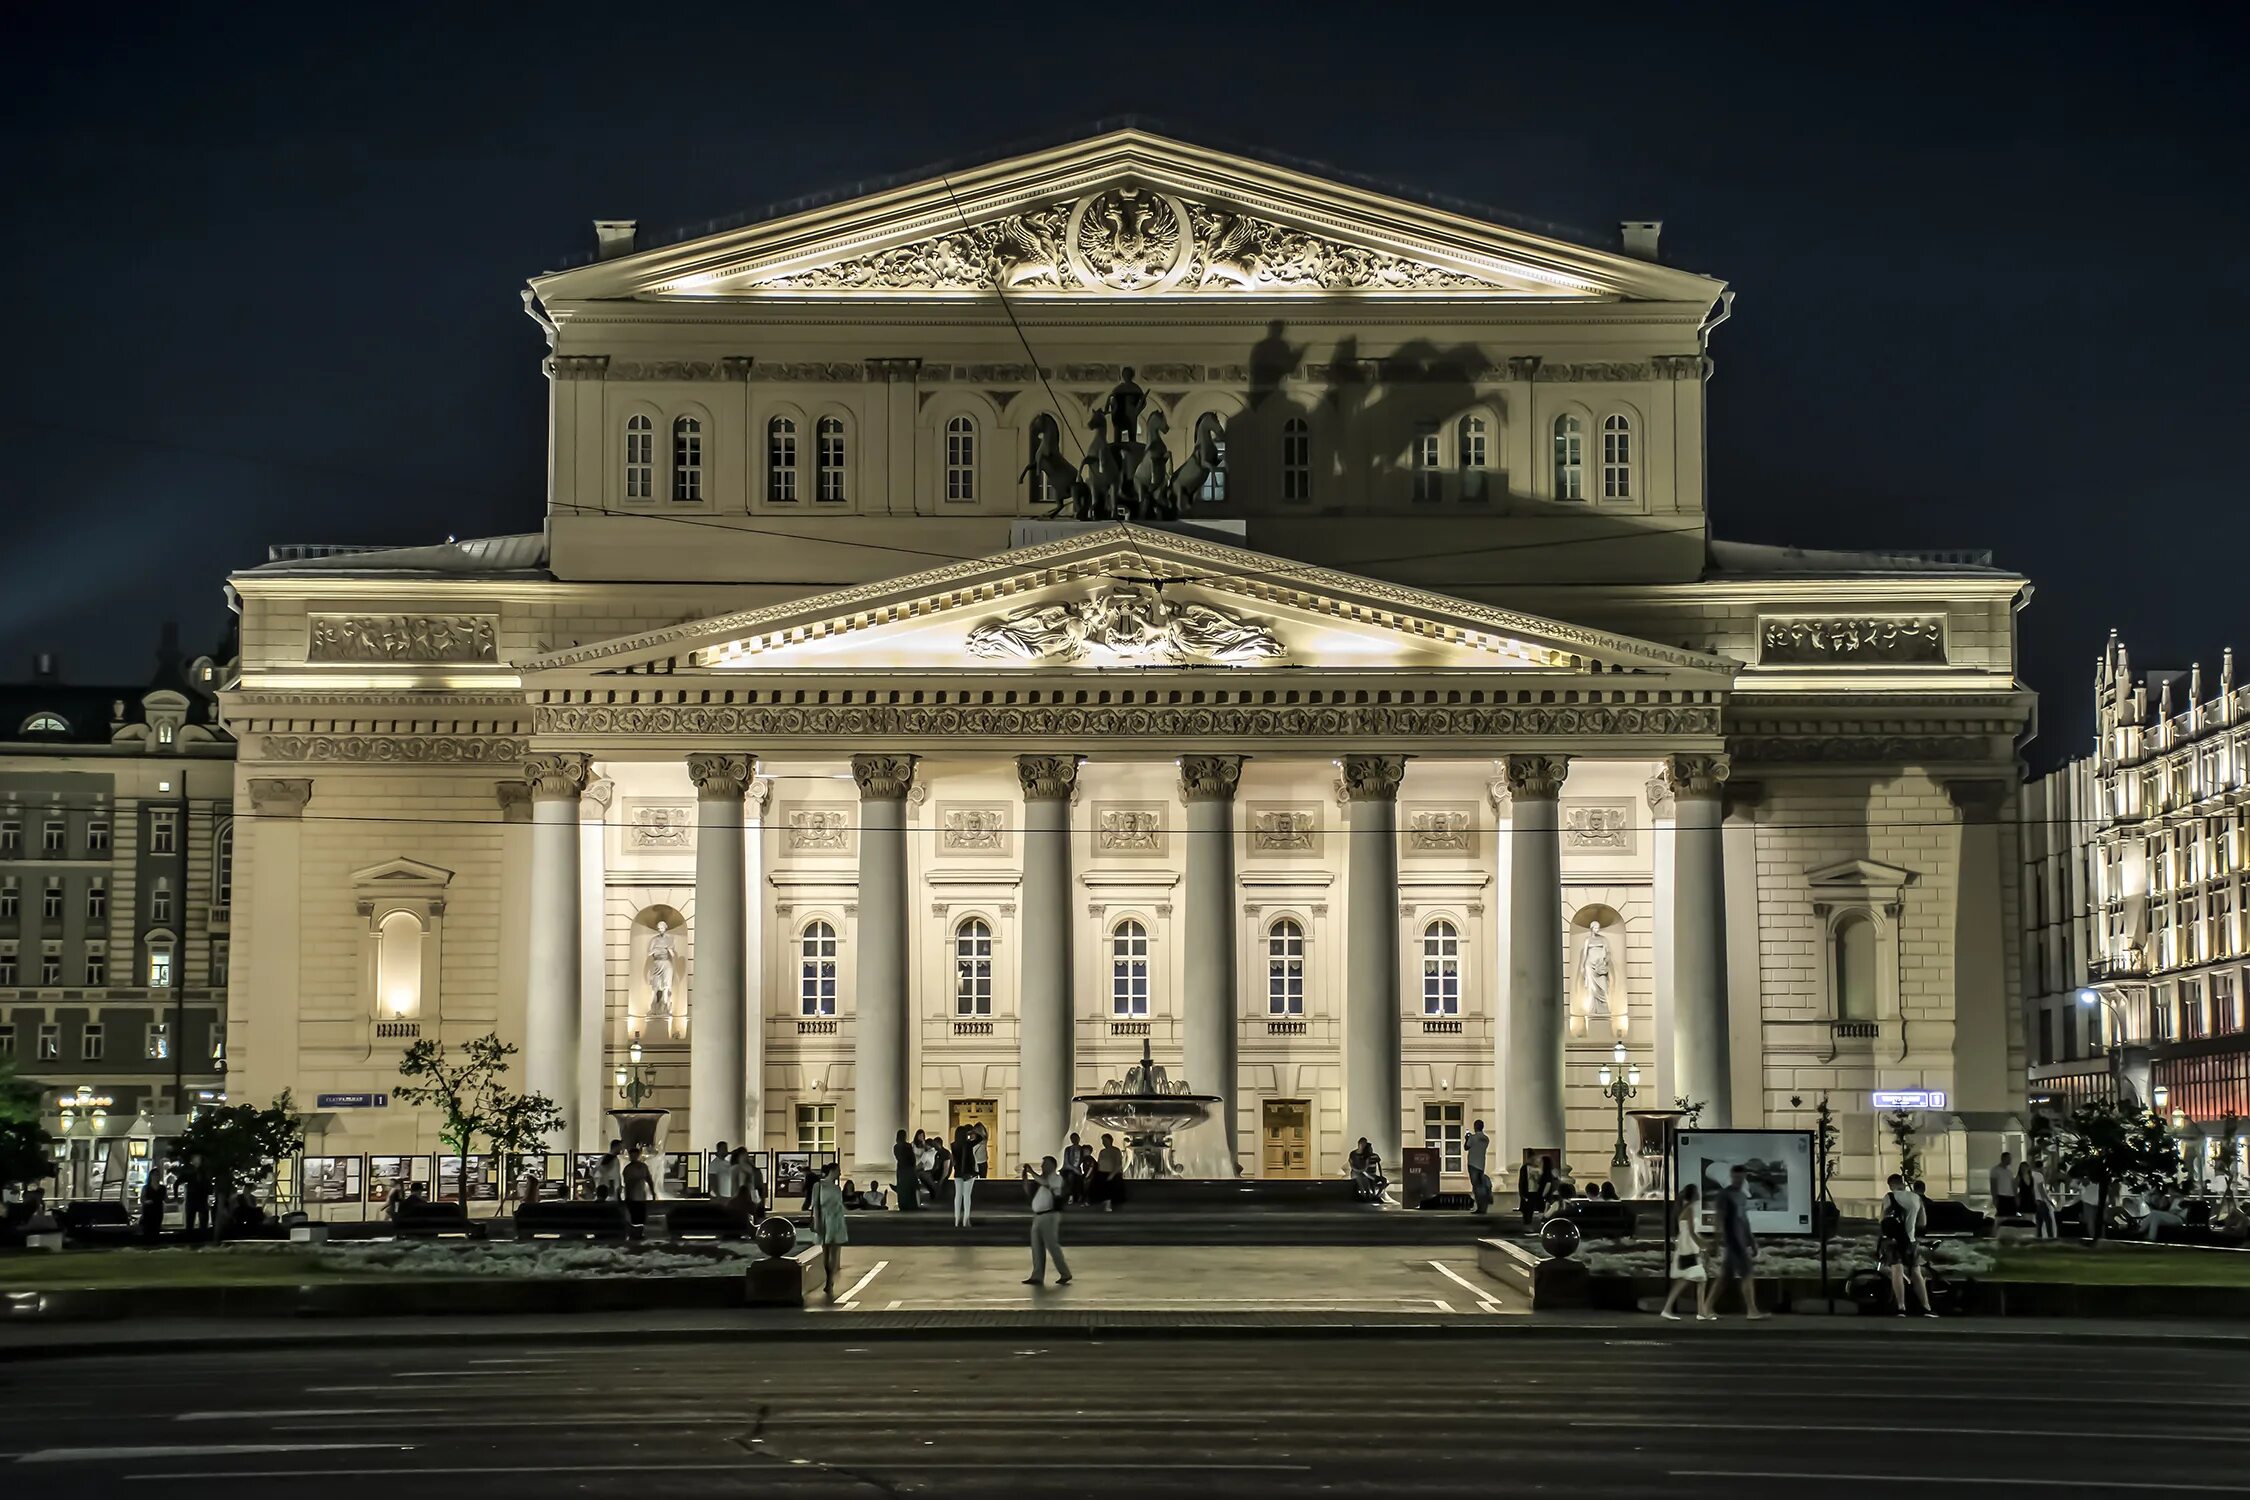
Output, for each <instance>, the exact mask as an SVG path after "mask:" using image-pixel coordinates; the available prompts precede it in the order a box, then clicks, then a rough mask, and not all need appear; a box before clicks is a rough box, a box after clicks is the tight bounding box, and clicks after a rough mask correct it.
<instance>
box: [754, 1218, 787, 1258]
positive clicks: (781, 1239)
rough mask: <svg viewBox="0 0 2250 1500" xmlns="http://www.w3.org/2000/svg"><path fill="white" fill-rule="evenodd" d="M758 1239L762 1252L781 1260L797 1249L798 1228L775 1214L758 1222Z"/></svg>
mask: <svg viewBox="0 0 2250 1500" xmlns="http://www.w3.org/2000/svg"><path fill="white" fill-rule="evenodd" d="M757 1239H758V1248H759V1249H760V1250H763V1251H765V1252H766V1254H768V1255H770V1256H772V1257H773V1258H774V1259H775V1260H779V1259H781V1258H782V1257H783V1256H785V1255H787V1254H789V1253H790V1252H791V1251H793V1250H795V1249H796V1248H797V1226H796V1225H795V1224H793V1223H791V1222H790V1221H789V1220H788V1219H785V1218H783V1217H782V1216H781V1215H780V1214H775V1215H774V1216H773V1217H772V1218H770V1219H761V1220H760V1221H759V1222H758V1229H757Z"/></svg>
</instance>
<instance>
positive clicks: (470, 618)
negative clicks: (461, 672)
mask: <svg viewBox="0 0 2250 1500" xmlns="http://www.w3.org/2000/svg"><path fill="white" fill-rule="evenodd" d="M499 655H500V653H499V621H498V620H497V619H496V618H495V617H494V616H492V615H314V616H313V617H312V622H311V630H310V632H309V634H308V635H307V637H306V640H305V660H306V661H308V662H347V661H348V662H368V661H379V662H415V661H443V662H480V661H497V660H499Z"/></svg>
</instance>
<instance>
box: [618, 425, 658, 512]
mask: <svg viewBox="0 0 2250 1500" xmlns="http://www.w3.org/2000/svg"><path fill="white" fill-rule="evenodd" d="M625 498H626V499H628V500H653V499H654V498H656V424H655V423H654V422H651V421H650V420H649V419H648V418H647V417H645V416H634V417H629V418H627V419H626V422H625Z"/></svg>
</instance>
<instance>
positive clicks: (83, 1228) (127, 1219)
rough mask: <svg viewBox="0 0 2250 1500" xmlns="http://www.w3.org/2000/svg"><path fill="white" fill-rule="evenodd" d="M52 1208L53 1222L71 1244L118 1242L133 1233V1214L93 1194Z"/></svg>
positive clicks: (124, 1240) (126, 1238)
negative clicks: (54, 1208)
mask: <svg viewBox="0 0 2250 1500" xmlns="http://www.w3.org/2000/svg"><path fill="white" fill-rule="evenodd" d="M54 1212H55V1222H56V1223H57V1224H59V1225H61V1226H62V1232H63V1234H64V1236H65V1237H66V1238H68V1239H69V1240H70V1241H71V1243H73V1244H79V1245H121V1244H124V1243H125V1242H126V1241H128V1240H130V1239H131V1238H132V1237H133V1216H132V1215H131V1214H129V1213H127V1212H126V1211H125V1205H124V1204H122V1203H112V1202H110V1201H109V1200H107V1199H106V1198H95V1199H88V1200H86V1201H85V1202H81V1203H66V1204H64V1205H63V1206H62V1207H61V1208H58V1209H56V1210H55V1211H54Z"/></svg>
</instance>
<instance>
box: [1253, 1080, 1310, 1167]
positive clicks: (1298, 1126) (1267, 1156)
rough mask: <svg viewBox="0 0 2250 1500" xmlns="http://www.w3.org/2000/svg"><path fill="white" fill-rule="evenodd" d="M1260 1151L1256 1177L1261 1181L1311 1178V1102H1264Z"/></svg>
mask: <svg viewBox="0 0 2250 1500" xmlns="http://www.w3.org/2000/svg"><path fill="white" fill-rule="evenodd" d="M1259 1138H1260V1141H1261V1143H1262V1145H1263V1147H1264V1149H1263V1151H1262V1152H1261V1153H1260V1155H1261V1159H1262V1161H1263V1163H1264V1165H1263V1168H1262V1169H1261V1172H1260V1175H1261V1176H1265V1177H1310V1176H1312V1102H1311V1101H1310V1100H1308V1099H1268V1100H1266V1101H1265V1106H1264V1112H1263V1128H1262V1129H1261V1130H1260V1132H1259Z"/></svg>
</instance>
